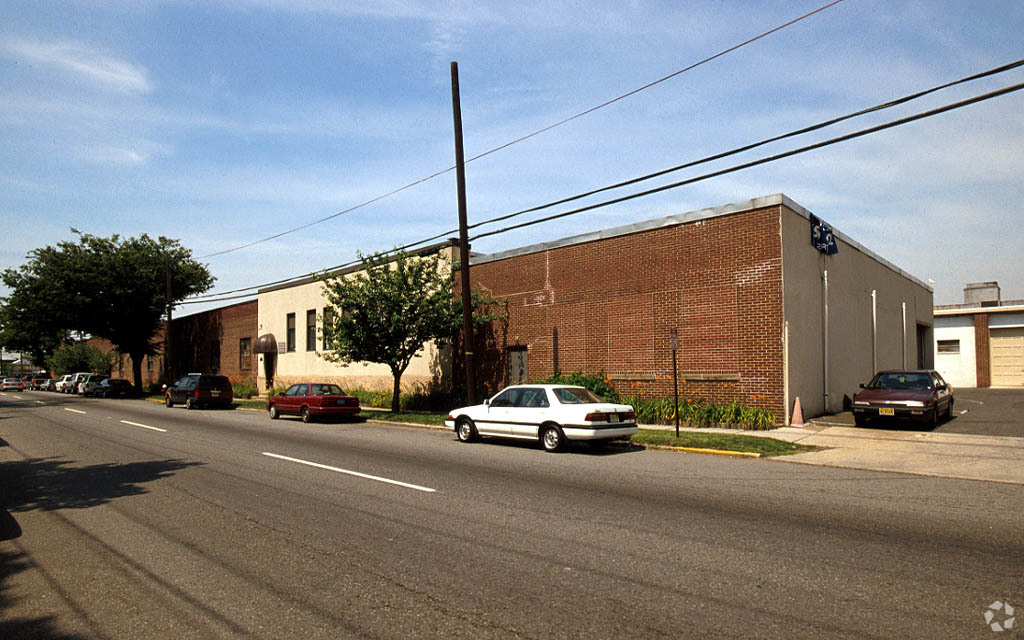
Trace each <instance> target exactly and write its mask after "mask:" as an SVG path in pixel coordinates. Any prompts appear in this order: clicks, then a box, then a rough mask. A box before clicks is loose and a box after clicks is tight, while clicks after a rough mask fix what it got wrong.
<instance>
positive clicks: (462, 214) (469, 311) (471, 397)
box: [452, 61, 476, 405]
mask: <svg viewBox="0 0 1024 640" xmlns="http://www.w3.org/2000/svg"><path fill="white" fill-rule="evenodd" d="M452 118H453V119H454V121H455V179H456V184H457V188H458V196H459V275H460V276H461V283H462V351H463V360H464V361H465V363H466V401H467V403H468V404H471V405H473V404H476V382H475V381H474V379H473V302H472V301H473V296H472V294H471V292H470V289H469V229H468V225H469V223H468V222H467V215H466V157H465V154H464V153H463V151H462V104H461V102H460V100H459V63H458V62H455V61H452Z"/></svg>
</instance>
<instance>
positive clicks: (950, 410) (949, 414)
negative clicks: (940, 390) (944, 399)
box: [946, 398, 953, 420]
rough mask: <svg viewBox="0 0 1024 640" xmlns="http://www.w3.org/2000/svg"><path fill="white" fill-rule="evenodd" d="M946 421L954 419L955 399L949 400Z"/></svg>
mask: <svg viewBox="0 0 1024 640" xmlns="http://www.w3.org/2000/svg"><path fill="white" fill-rule="evenodd" d="M946 419H947V420H952V419H953V399H952V398H950V399H949V404H948V405H946Z"/></svg>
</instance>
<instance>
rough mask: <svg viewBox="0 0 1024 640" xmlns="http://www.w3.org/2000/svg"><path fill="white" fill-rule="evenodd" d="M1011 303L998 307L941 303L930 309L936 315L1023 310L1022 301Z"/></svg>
mask: <svg viewBox="0 0 1024 640" xmlns="http://www.w3.org/2000/svg"><path fill="white" fill-rule="evenodd" d="M1013 303H1016V304H1008V305H1002V306H998V307H983V306H981V305H978V304H972V305H966V304H962V305H942V306H938V307H935V308H934V309H933V310H932V315H936V316H969V315H974V314H976V313H1012V312H1018V313H1020V312H1024V302H1020V301H1017V300H1014V301H1013Z"/></svg>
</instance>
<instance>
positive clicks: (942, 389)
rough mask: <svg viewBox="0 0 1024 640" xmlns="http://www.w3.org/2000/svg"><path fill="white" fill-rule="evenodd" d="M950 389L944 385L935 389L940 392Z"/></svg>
mask: <svg viewBox="0 0 1024 640" xmlns="http://www.w3.org/2000/svg"><path fill="white" fill-rule="evenodd" d="M948 388H949V387H948V386H946V385H944V384H940V385H939V386H937V387H935V389H936V390H938V391H945V390H946V389H948Z"/></svg>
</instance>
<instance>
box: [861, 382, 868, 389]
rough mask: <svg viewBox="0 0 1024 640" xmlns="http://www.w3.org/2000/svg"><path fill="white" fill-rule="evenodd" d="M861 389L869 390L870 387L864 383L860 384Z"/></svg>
mask: <svg viewBox="0 0 1024 640" xmlns="http://www.w3.org/2000/svg"><path fill="white" fill-rule="evenodd" d="M860 388H861V389H867V388H868V386H867V385H866V384H864V383H863V382H862V383H860Z"/></svg>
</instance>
